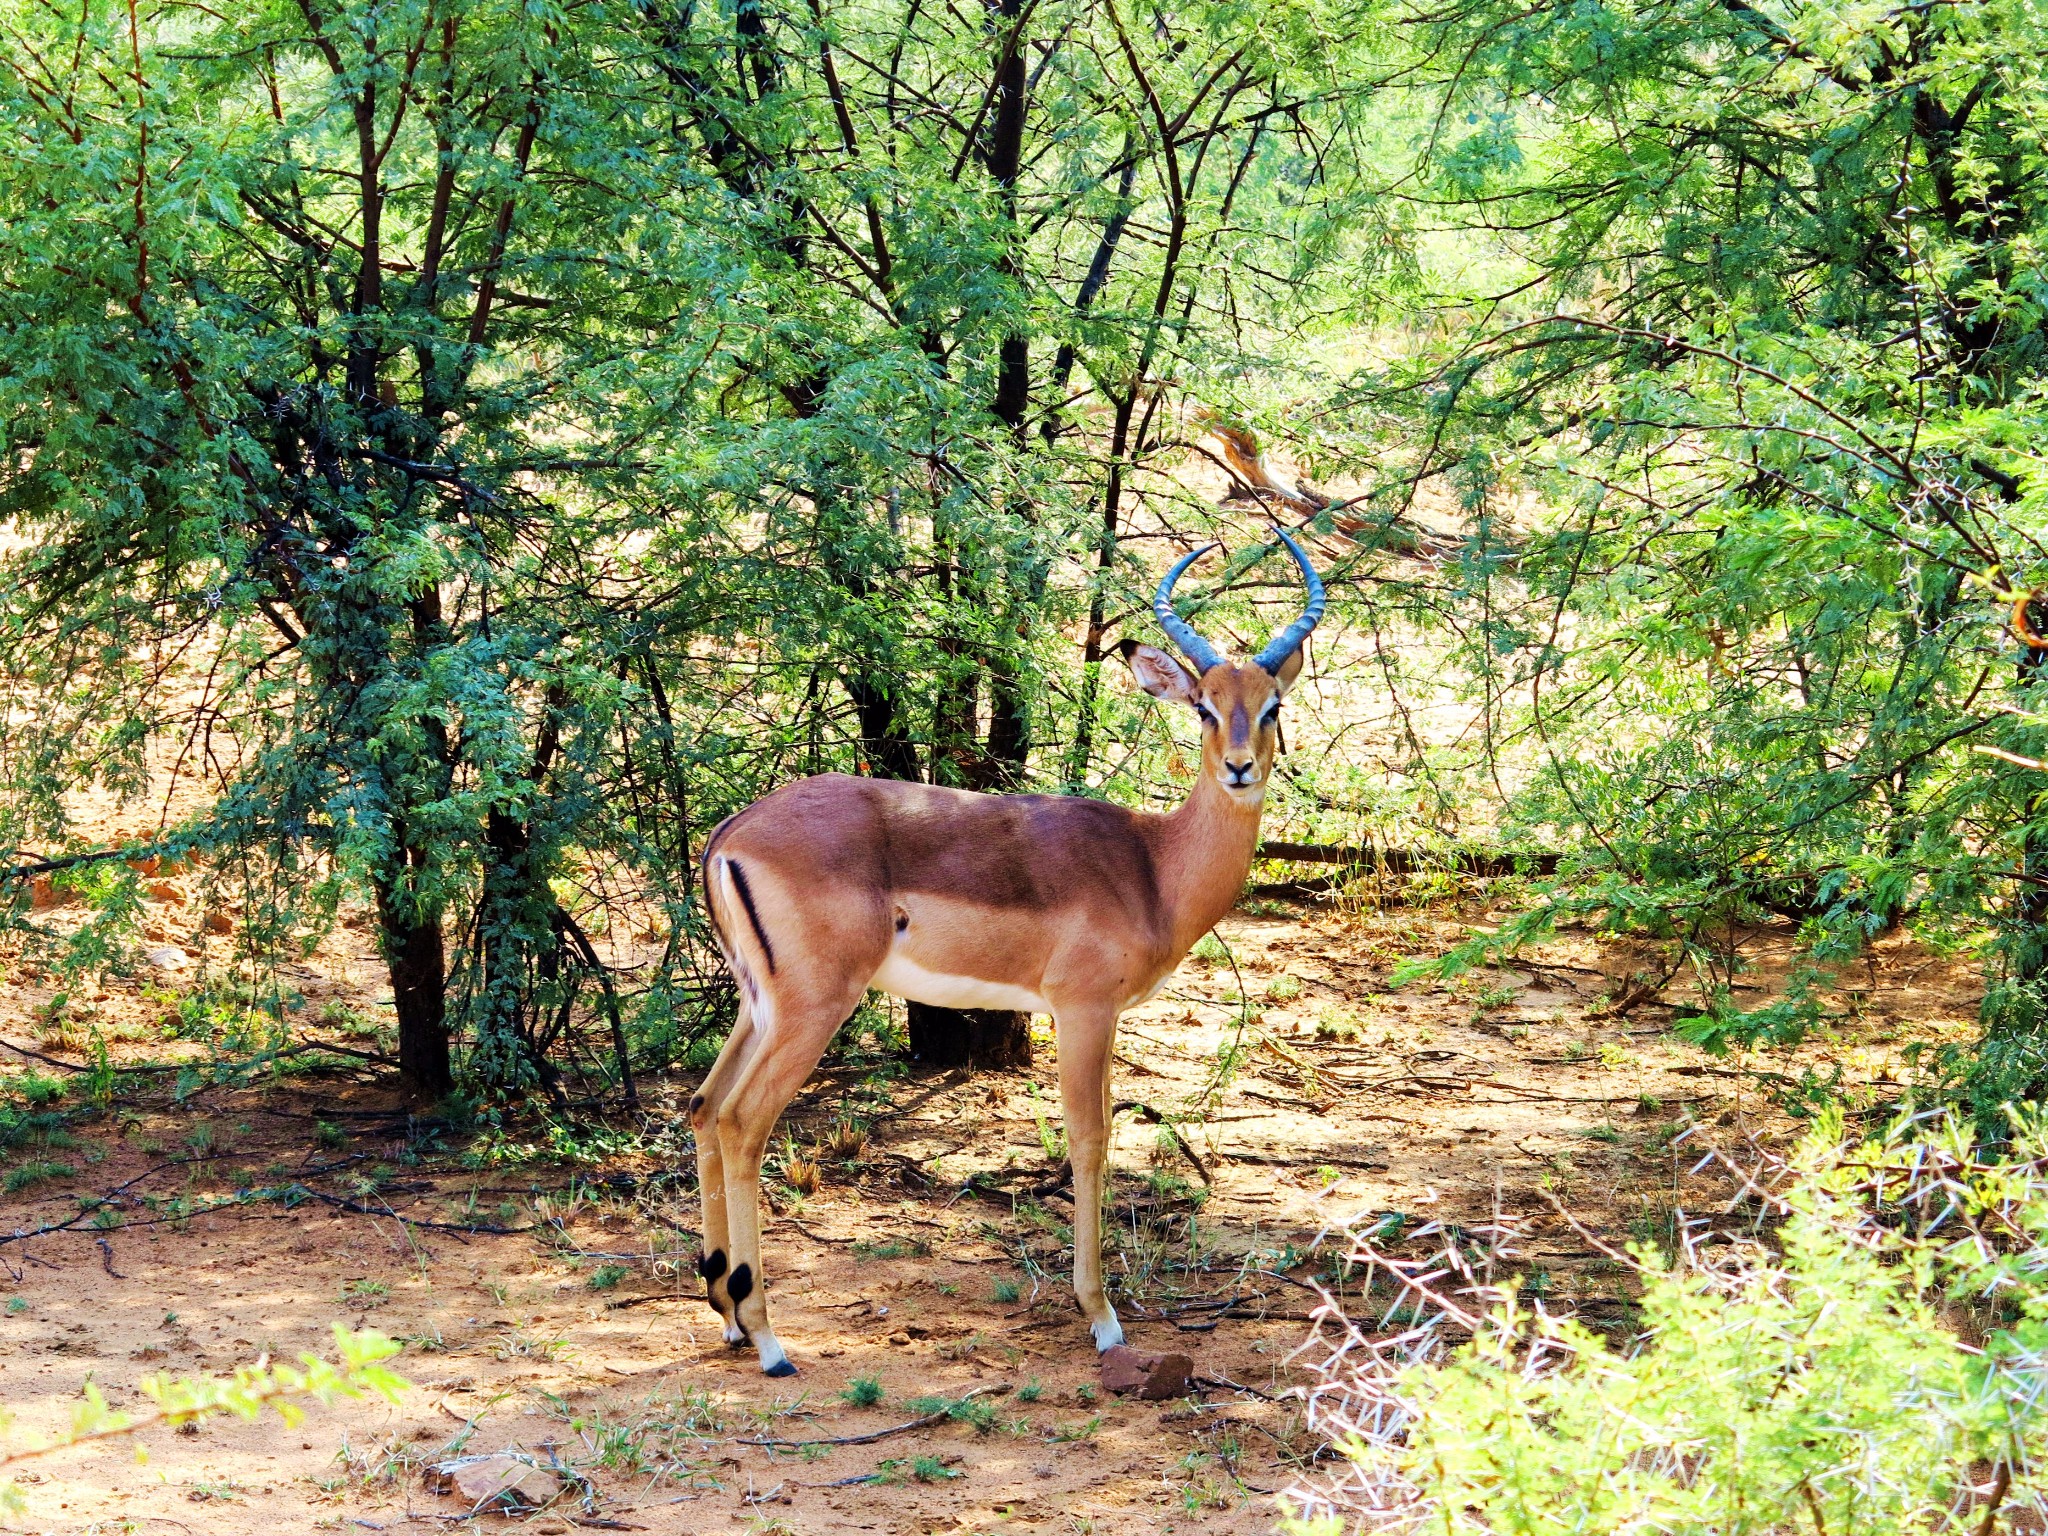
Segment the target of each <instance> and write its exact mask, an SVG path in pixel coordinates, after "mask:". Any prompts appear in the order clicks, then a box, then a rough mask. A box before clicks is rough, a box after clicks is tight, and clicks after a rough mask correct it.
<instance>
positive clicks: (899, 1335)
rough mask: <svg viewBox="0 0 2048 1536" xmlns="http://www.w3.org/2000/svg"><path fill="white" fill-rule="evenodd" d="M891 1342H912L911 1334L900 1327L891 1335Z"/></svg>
mask: <svg viewBox="0 0 2048 1536" xmlns="http://www.w3.org/2000/svg"><path fill="white" fill-rule="evenodd" d="M889 1342H890V1343H891V1344H908V1343H909V1342H910V1335H909V1334H907V1333H905V1332H903V1330H902V1329H900V1328H899V1329H898V1330H897V1331H896V1332H894V1333H892V1334H890V1335H889Z"/></svg>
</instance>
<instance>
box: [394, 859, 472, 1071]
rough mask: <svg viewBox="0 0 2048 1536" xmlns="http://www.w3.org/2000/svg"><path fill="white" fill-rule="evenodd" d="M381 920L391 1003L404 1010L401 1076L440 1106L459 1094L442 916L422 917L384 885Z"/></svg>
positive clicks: (400, 1040) (402, 896)
mask: <svg viewBox="0 0 2048 1536" xmlns="http://www.w3.org/2000/svg"><path fill="white" fill-rule="evenodd" d="M376 890H377V918H378V923H379V926H380V929H381V935H382V938H383V947H384V964H385V966H386V967H387V968H388V969H389V970H390V972H391V999H392V1002H393V1003H394V1004H395V1005H396V1007H397V1009H398V1072H399V1076H400V1077H402V1078H403V1079H404V1080H405V1088H406V1092H407V1094H408V1095H410V1096H411V1097H412V1098H413V1099H414V1100H416V1101H418V1102H419V1103H422V1104H434V1103H438V1102H439V1101H441V1100H442V1099H445V1098H447V1097H448V1095H449V1094H451V1093H453V1092H454V1091H455V1069H454V1066H453V1064H452V1063H451V1061H450V1059H449V1054H448V968H447V957H446V955H445V954H444V953H443V950H442V944H441V918H440V915H439V914H438V913H436V914H433V915H431V916H426V917H421V916H419V915H417V914H416V913H414V912H413V911H411V910H410V908H411V905H412V904H411V901H410V899H409V898H408V896H407V895H406V893H404V892H403V891H401V890H400V889H398V888H397V887H394V886H391V885H387V884H386V883H385V882H384V881H382V880H379V881H378V882H377V886H376Z"/></svg>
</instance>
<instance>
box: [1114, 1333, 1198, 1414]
mask: <svg viewBox="0 0 2048 1536" xmlns="http://www.w3.org/2000/svg"><path fill="white" fill-rule="evenodd" d="M1194 1372H1195V1362H1194V1361H1193V1360H1191V1359H1189V1358H1188V1357H1187V1356H1186V1355H1141V1354H1139V1353H1138V1352H1137V1351H1136V1350H1135V1349H1132V1348H1131V1347H1130V1346H1129V1345H1127V1344H1119V1345H1117V1346H1116V1347H1115V1348H1113V1349H1108V1350H1105V1351H1104V1352H1103V1355H1102V1385H1103V1386H1104V1387H1105V1388H1106V1389H1107V1390H1109V1391H1111V1392H1116V1393H1119V1394H1129V1393H1133V1392H1135V1393H1136V1394H1137V1395H1138V1396H1139V1397H1141V1398H1144V1399H1145V1400H1146V1401H1148V1402H1163V1401H1165V1400H1166V1399H1167V1398H1170V1397H1184V1396H1186V1395H1187V1391H1188V1388H1189V1387H1190V1386H1191V1385H1192V1384H1193V1383H1192V1380H1191V1378H1192V1377H1193V1376H1194Z"/></svg>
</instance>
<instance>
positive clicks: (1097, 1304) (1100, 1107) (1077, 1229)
mask: <svg viewBox="0 0 2048 1536" xmlns="http://www.w3.org/2000/svg"><path fill="white" fill-rule="evenodd" d="M1055 1022H1056V1025H1057V1028H1058V1035H1059V1059H1060V1102H1061V1104H1062V1106H1063V1108H1064V1109H1065V1112H1066V1117H1067V1159H1068V1161H1069V1162H1070V1163H1071V1164H1072V1165H1073V1169H1074V1296H1075V1299H1076V1300H1078V1301H1079V1302H1080V1303H1081V1315H1082V1316H1083V1317H1085V1318H1087V1319H1088V1331H1089V1333H1091V1334H1092V1335H1094V1338H1095V1347H1096V1349H1097V1350H1105V1349H1114V1348H1115V1347H1116V1346H1117V1345H1119V1344H1121V1343H1123V1341H1124V1330H1123V1325H1122V1324H1121V1323H1119V1322H1118V1321H1117V1320H1116V1310H1115V1308H1113V1307H1111V1306H1110V1304H1109V1298H1108V1296H1106V1295H1105V1294H1104V1293H1103V1289H1102V1192H1103V1191H1102V1185H1103V1174H1104V1171H1105V1169H1106V1168H1107V1166H1108V1162H1109V1064H1110V1057H1111V1054H1112V1052H1113V1049H1114V1046H1115V1042H1116V1010H1115V1009H1114V1008H1109V1007H1089V1008H1066V1009H1061V1010H1060V1011H1059V1012H1058V1014H1057V1015H1056V1016H1055Z"/></svg>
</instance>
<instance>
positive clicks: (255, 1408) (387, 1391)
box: [0, 1319, 411, 1511]
mask: <svg viewBox="0 0 2048 1536" xmlns="http://www.w3.org/2000/svg"><path fill="white" fill-rule="evenodd" d="M168 1320H170V1319H167V1321H168ZM398 1352H399V1345H398V1343H397V1341H396V1340H394V1339H389V1338H386V1337H385V1336H384V1335H383V1334H381V1333H378V1332H376V1331H375V1330H374V1329H369V1328H365V1329H361V1330H355V1331H352V1330H350V1329H349V1328H347V1327H346V1326H344V1325H343V1324H341V1323H336V1324H335V1325H334V1358H333V1359H331V1360H329V1359H327V1358H325V1357H323V1356H320V1355H315V1354H310V1353H308V1354H302V1355H301V1356H300V1357H299V1361H300V1363H299V1364H298V1365H296V1366H292V1365H271V1364H267V1363H266V1364H258V1365H245V1366H238V1367H237V1368H236V1369H235V1373H234V1374H233V1375H232V1376H227V1377H219V1376H206V1377H173V1376H169V1375H166V1374H164V1373H163V1372H161V1371H160V1372H157V1373H156V1374H154V1375H152V1376H148V1377H145V1378H144V1379H143V1380H142V1382H141V1383H140V1385H139V1388H138V1390H139V1391H140V1392H141V1393H142V1395H143V1396H144V1397H146V1398H148V1399H149V1400H150V1402H151V1403H153V1404H154V1405H155V1407H154V1408H153V1409H152V1410H151V1411H149V1412H147V1413H143V1414H130V1413H124V1412H120V1411H117V1410H115V1409H113V1408H111V1407H109V1406H108V1404H107V1400H106V1398H105V1397H104V1396H103V1395H102V1394H101V1392H100V1389H99V1388H98V1387H97V1386H95V1385H93V1384H92V1383H91V1382H88V1383H87V1384H86V1387H85V1391H84V1393H83V1395H82V1396H81V1398H80V1400H79V1402H78V1403H77V1405H76V1406H75V1407H74V1408H73V1409H72V1413H71V1420H70V1422H69V1424H67V1425H66V1426H65V1427H64V1428H63V1429H62V1430H60V1431H59V1432H58V1433H57V1435H56V1436H55V1437H54V1438H53V1439H51V1440H50V1441H49V1442H47V1443H45V1444H43V1445H38V1446H32V1447H28V1448H26V1449H19V1450H11V1451H5V1452H0V1467H5V1466H8V1465H11V1464H13V1463H16V1462H21V1461H26V1460H29V1459H32V1458H35V1457H40V1456H47V1455H51V1454H53V1453H55V1452H59V1451H63V1450H66V1449H69V1448H71V1447H73V1446H79V1445H84V1444H87V1443H89V1442H92V1441H96V1440H107V1439H113V1438H116V1437H120V1436H127V1435H133V1434H136V1433H139V1432H140V1431H142V1430H145V1429H148V1428H150V1427H152V1426H154V1425H159V1424H161V1425H167V1426H170V1427H173V1428H186V1427H196V1426H198V1425H201V1424H204V1423H205V1422H206V1421H207V1420H208V1419H211V1418H215V1417H218V1416H219V1415H222V1414H231V1415H233V1416H234V1417H236V1418H239V1419H245V1420H254V1419H257V1418H259V1417H261V1415H262V1413H263V1411H264V1410H265V1409H266V1408H268V1409H271V1410H273V1411H274V1412H275V1413H276V1414H277V1416H278V1418H279V1419H281V1420H282V1421H283V1422H284V1424H285V1426H286V1427H287V1428H297V1427H298V1426H299V1425H300V1424H301V1423H303V1422H304V1421H305V1416H306V1415H305V1408H304V1406H303V1405H304V1404H305V1403H306V1402H308V1401H310V1402H314V1403H319V1404H321V1405H323V1406H324V1405H327V1404H330V1403H333V1402H334V1401H335V1400H336V1399H338V1398H343V1397H355V1398H360V1397H367V1396H370V1395H373V1394H374V1395H376V1396H378V1397H383V1398H386V1399H388V1400H389V1401H391V1402H394V1403H395V1402H397V1401H398V1399H399V1397H400V1396H401V1395H402V1394H403V1393H404V1392H405V1390H406V1389H407V1387H408V1386H410V1385H411V1384H410V1383H409V1382H407V1381H406V1379H405V1378H404V1377H403V1376H400V1375H399V1374H398V1373H397V1372H396V1371H394V1370H392V1369H391V1368H390V1367H389V1366H388V1365H386V1364H385V1363H384V1362H386V1361H387V1360H390V1359H391V1358H392V1357H393V1356H395V1355H396V1354H397V1353H398ZM10 1417H11V1416H10V1415H8V1414H7V1413H6V1412H5V1411H4V1410H0V1430H4V1429H5V1428H6V1427H7V1423H8V1420H9V1418H10ZM24 1507H25V1501H24V1499H23V1497H22V1493H21V1490H20V1488H19V1487H18V1486H17V1485H16V1483H15V1482H14V1481H13V1480H12V1479H0V1508H5V1509H7V1510H9V1511H19V1510H21V1509H23V1508H24Z"/></svg>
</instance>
